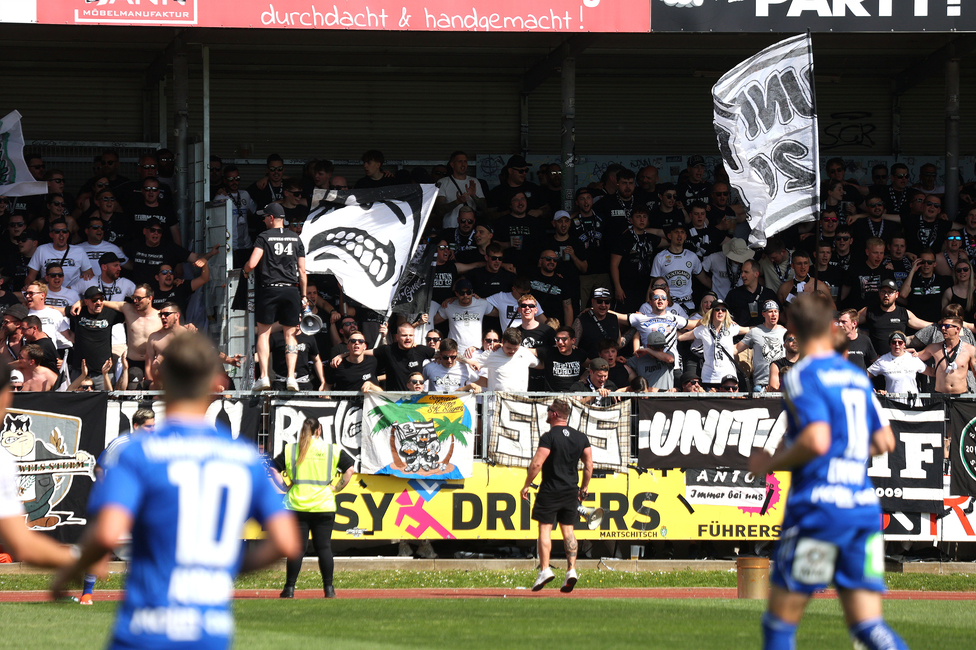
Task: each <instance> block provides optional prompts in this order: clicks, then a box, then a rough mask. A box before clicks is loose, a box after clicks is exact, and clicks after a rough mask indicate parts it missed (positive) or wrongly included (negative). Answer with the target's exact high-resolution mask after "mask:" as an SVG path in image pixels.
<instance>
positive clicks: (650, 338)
mask: <svg viewBox="0 0 976 650" xmlns="http://www.w3.org/2000/svg"><path fill="white" fill-rule="evenodd" d="M667 344H668V340H667V339H666V338H664V334H662V333H661V332H648V333H647V347H649V348H657V347H661V348H663V347H664V346H665V345H667Z"/></svg>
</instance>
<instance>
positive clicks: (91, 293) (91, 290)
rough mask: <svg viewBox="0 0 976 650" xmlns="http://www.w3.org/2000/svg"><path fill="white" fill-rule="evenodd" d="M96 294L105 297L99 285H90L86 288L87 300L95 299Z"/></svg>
mask: <svg viewBox="0 0 976 650" xmlns="http://www.w3.org/2000/svg"><path fill="white" fill-rule="evenodd" d="M95 296H101V297H102V298H104V297H105V294H104V293H102V290H101V289H99V288H98V287H88V288H87V289H85V300H94V299H95Z"/></svg>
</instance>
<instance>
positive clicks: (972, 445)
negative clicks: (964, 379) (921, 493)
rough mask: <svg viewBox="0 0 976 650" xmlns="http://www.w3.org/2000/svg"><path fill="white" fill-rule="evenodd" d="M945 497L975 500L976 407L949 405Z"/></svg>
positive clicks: (970, 403) (973, 405)
mask: <svg viewBox="0 0 976 650" xmlns="http://www.w3.org/2000/svg"><path fill="white" fill-rule="evenodd" d="M949 430H950V431H951V432H952V442H951V444H950V447H949V459H950V468H949V494H952V495H954V496H963V497H976V403H973V402H961V401H958V400H954V401H952V402H951V403H950V405H949Z"/></svg>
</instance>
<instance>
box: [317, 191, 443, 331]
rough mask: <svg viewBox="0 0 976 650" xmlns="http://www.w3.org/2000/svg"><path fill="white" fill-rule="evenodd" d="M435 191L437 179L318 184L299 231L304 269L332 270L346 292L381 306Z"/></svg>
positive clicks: (385, 306) (388, 300) (387, 302)
mask: <svg viewBox="0 0 976 650" xmlns="http://www.w3.org/2000/svg"><path fill="white" fill-rule="evenodd" d="M436 197H437V186H436V185H393V186H390V187H381V188H375V189H369V190H345V191H341V192H339V191H335V190H330V191H324V190H316V191H315V193H314V194H313V196H312V206H313V209H312V211H311V212H310V213H309V215H308V219H307V220H306V221H305V228H304V229H303V231H302V242H303V243H304V244H305V270H306V271H308V272H309V273H328V274H331V275H334V276H336V277H337V278H338V279H339V282H340V283H341V284H342V287H343V290H344V291H345V293H346V294H347V295H349V296H351V297H352V298H354V299H355V300H356V301H358V302H359V303H361V304H363V305H365V306H366V307H368V308H370V309H373V310H375V311H378V312H385V311H386V310H388V309H389V308H390V303H391V302H392V300H393V294H394V292H395V291H396V288H397V283H398V282H399V280H400V276H401V275H402V274H403V269H404V268H406V266H407V262H409V261H410V258H411V257H413V253H414V251H415V250H416V249H417V244H418V243H419V242H420V237H421V235H422V234H423V232H424V226H426V225H427V218H428V217H429V216H430V212H431V210H432V209H433V208H434V199H435V198H436Z"/></svg>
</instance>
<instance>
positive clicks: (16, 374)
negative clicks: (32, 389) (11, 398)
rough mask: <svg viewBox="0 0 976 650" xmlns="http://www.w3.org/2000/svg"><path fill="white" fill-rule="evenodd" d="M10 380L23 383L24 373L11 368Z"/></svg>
mask: <svg viewBox="0 0 976 650" xmlns="http://www.w3.org/2000/svg"><path fill="white" fill-rule="evenodd" d="M10 381H11V382H15V381H17V382H20V383H24V373H22V372H21V371H19V370H11V371H10Z"/></svg>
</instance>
